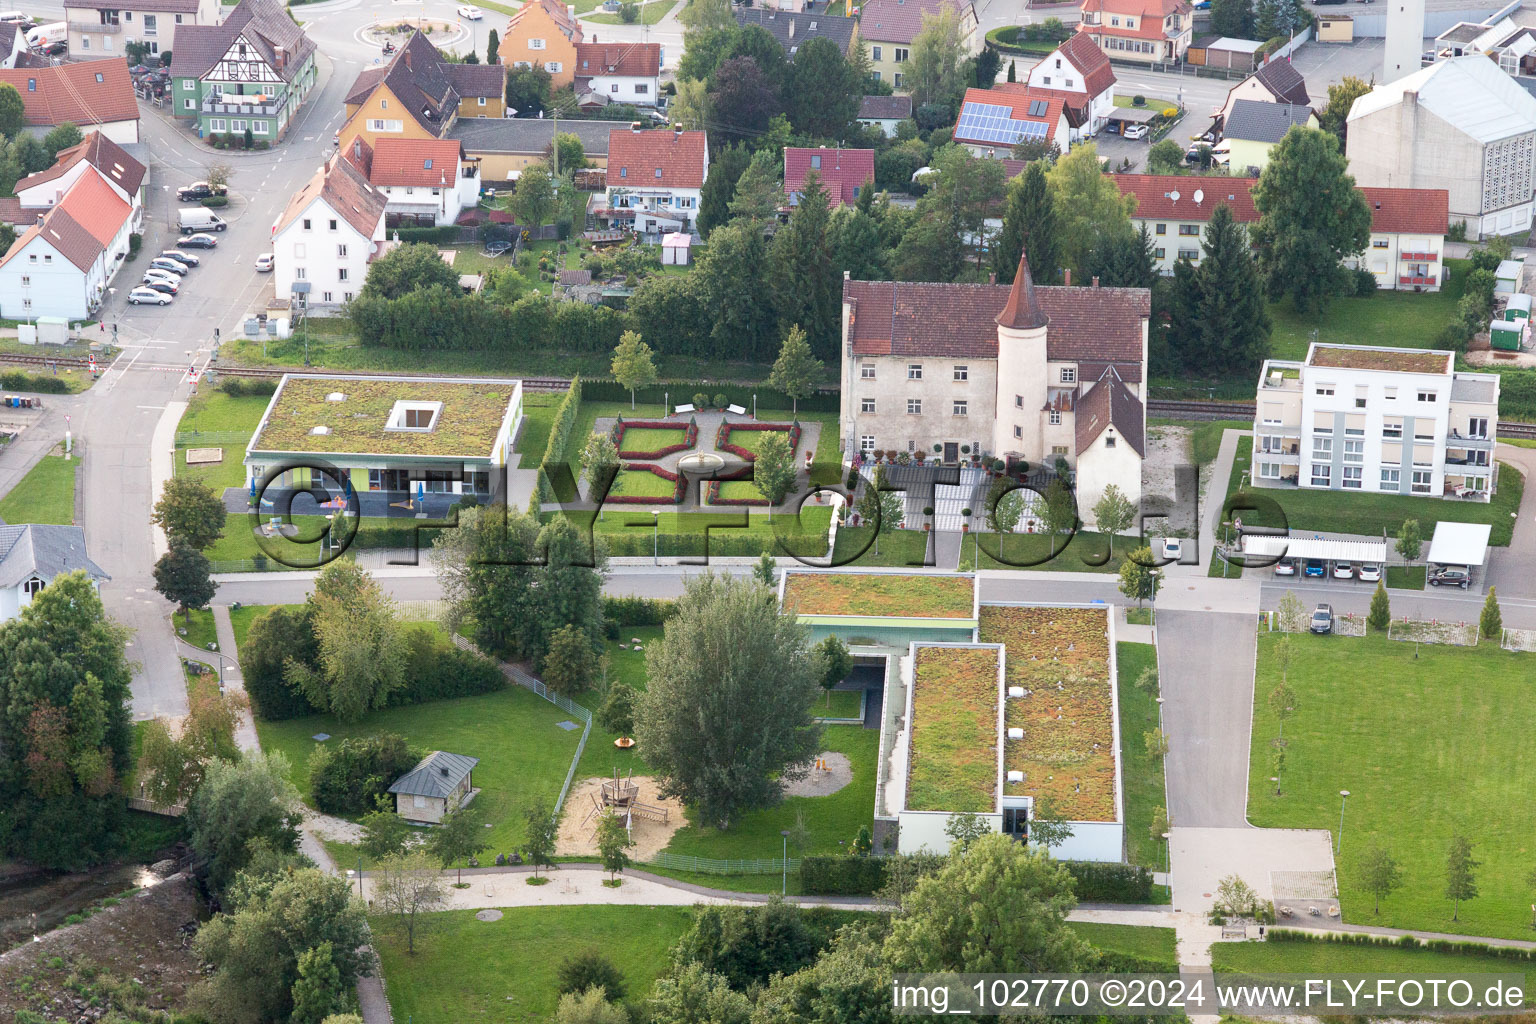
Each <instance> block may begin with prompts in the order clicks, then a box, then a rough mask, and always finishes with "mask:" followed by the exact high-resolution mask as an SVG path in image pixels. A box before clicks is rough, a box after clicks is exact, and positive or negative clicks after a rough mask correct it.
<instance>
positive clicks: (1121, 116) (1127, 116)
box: [1105, 107, 1157, 135]
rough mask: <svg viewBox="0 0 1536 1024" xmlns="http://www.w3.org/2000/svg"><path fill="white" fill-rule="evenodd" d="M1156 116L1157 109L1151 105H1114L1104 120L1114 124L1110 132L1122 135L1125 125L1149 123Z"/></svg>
mask: <svg viewBox="0 0 1536 1024" xmlns="http://www.w3.org/2000/svg"><path fill="white" fill-rule="evenodd" d="M1156 116H1157V111H1155V110H1153V109H1152V108H1151V107H1116V108H1115V109H1114V110H1113V111H1112V112H1111V113H1110V115H1109V117H1107V118H1106V119H1105V121H1106V122H1107V123H1108V124H1112V125H1114V126H1115V127H1114V129H1113V131H1112V134H1116V135H1124V134H1125V129H1126V126H1128V125H1133V124H1146V125H1150V124H1151V123H1152V119H1153V118H1154V117H1156Z"/></svg>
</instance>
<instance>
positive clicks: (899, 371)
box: [842, 356, 997, 458]
mask: <svg viewBox="0 0 1536 1024" xmlns="http://www.w3.org/2000/svg"><path fill="white" fill-rule="evenodd" d="M847 365H848V368H849V371H850V372H849V374H848V379H847V380H845V381H844V385H843V398H842V403H843V418H842V422H843V423H844V425H845V429H846V430H848V433H849V436H850V437H851V438H852V439H853V450H855V451H857V450H859V449H860V447H861V445H864V443H865V442H864V439H865V438H873V442H872V444H869V445H868V446H867V447H866V450H869V449H874V450H878V451H886V450H889V449H895V450H896V451H906V452H917V451H918V450H922V451H923V452H924V453H925V458H931V457H932V456H933V445H934V444H936V443H944V442H958V443H959V444H964V445H973V446H974V445H977V444H980V445H982V446H986V445H988V444H990V443H991V437H992V421H993V418H994V417H995V415H996V409H995V406H994V403H995V401H996V395H997V361H996V360H995V359H968V358H963V357H957V358H953V359H951V358H942V359H941V358H933V357H921V358H920V357H916V356H913V357H910V358H908V357H906V356H857V357H854V358H853V359H851V360H849V361H847ZM909 366H918V367H921V368H922V377H921V378H920V379H918V378H911V377H909V375H908V367H909ZM871 367H872V368H873V372H874V376H873V377H866V376H864V374H865V373H866V372H867V371H866V368H871ZM961 373H963V374H964V375H965V378H966V379H965V380H956V379H955V378H956V376H957V375H959V374H961ZM910 401H916V402H918V403H920V408H921V410H922V411H921V412H919V413H909V412H908V411H907V409H908V403H909V402H910ZM957 401H959V402H964V403H965V415H956V413H955V403H956V402H957ZM869 403H873V411H872V412H866V411H865V410H866V409H867V408H869ZM850 424H851V427H850V426H848V425H850ZM974 450H975V449H974V447H973V448H972V451H974Z"/></svg>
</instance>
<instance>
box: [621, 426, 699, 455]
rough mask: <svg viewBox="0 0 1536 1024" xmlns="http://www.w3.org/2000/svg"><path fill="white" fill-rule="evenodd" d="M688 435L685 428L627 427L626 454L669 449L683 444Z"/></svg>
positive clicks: (625, 437)
mask: <svg viewBox="0 0 1536 1024" xmlns="http://www.w3.org/2000/svg"><path fill="white" fill-rule="evenodd" d="M686 435H687V430H686V428H684V427H677V428H676V429H670V428H667V427H626V428H624V447H623V448H622V449H621V451H625V452H654V451H659V450H660V449H662V448H669V447H671V446H672V445H674V444H683V443H684V442H685V438H686Z"/></svg>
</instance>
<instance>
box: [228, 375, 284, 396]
mask: <svg viewBox="0 0 1536 1024" xmlns="http://www.w3.org/2000/svg"><path fill="white" fill-rule="evenodd" d="M280 380H281V378H279V377H230V378H229V379H227V380H225V381H224V382H223V383H222V384H220V385H219V390H220V391H222V392H224V393H225V394H226V395H228V396H229V397H231V398H245V397H247V396H250V397H256V396H263V395H273V394H276V393H277V385H278V383H279V381H280Z"/></svg>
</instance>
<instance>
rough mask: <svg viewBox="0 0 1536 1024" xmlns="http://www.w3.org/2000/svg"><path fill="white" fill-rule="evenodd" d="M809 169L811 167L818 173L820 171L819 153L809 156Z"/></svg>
mask: <svg viewBox="0 0 1536 1024" xmlns="http://www.w3.org/2000/svg"><path fill="white" fill-rule="evenodd" d="M811 167H813V168H814V169H816V170H818V171H819V170H821V154H820V153H813V154H811Z"/></svg>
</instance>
